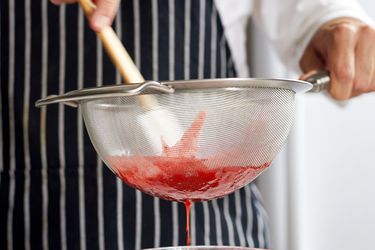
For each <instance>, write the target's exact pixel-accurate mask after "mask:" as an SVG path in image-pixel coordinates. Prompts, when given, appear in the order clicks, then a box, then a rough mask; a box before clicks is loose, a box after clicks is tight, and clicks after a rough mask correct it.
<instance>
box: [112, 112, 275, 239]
mask: <svg viewBox="0 0 375 250" xmlns="http://www.w3.org/2000/svg"><path fill="white" fill-rule="evenodd" d="M205 116H206V114H205V113H204V112H201V113H199V114H198V116H197V118H196V119H195V121H194V122H193V123H192V125H191V126H190V128H189V129H188V130H187V131H186V132H185V134H184V135H183V136H182V138H181V139H180V140H179V141H178V142H177V143H176V144H175V145H174V146H172V147H170V146H168V145H167V144H166V143H165V142H164V140H163V138H161V143H162V146H163V154H162V155H161V156H111V157H109V158H108V159H107V163H108V164H109V165H110V166H111V167H112V169H113V170H114V172H115V173H116V174H117V175H118V176H119V177H120V178H121V179H122V180H123V181H124V182H125V183H127V184H128V185H129V186H132V187H134V188H137V189H139V190H141V191H143V192H145V193H147V194H150V195H153V196H157V197H160V198H163V199H167V200H173V201H179V202H184V203H185V207H186V222H187V223H186V232H187V245H190V229H189V220H190V219H189V213H190V207H191V202H196V201H205V200H211V199H216V198H220V197H223V196H225V195H227V194H229V193H232V192H233V191H235V190H237V189H239V188H241V187H243V186H244V185H246V184H247V183H249V182H251V181H252V180H254V179H255V178H256V177H257V176H258V175H259V174H260V173H261V172H262V171H263V170H264V169H266V168H267V167H268V166H269V165H270V162H267V163H264V164H261V165H257V166H252V165H245V166H231V165H226V164H223V163H221V162H223V159H225V158H227V157H236V154H233V152H229V153H228V152H227V153H226V154H221V155H220V154H219V155H214V156H210V157H207V158H197V157H196V156H195V155H196V153H197V151H198V149H199V148H198V138H199V135H200V132H201V130H202V127H203V124H204V120H205Z"/></svg>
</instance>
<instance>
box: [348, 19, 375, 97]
mask: <svg viewBox="0 0 375 250" xmlns="http://www.w3.org/2000/svg"><path fill="white" fill-rule="evenodd" d="M374 43H375V32H373V30H372V29H371V28H370V27H367V26H366V27H363V28H361V31H360V35H359V38H358V42H357V45H356V49H355V61H356V63H355V64H356V67H355V78H354V87H353V92H354V93H366V92H370V91H374V90H375V83H374V80H375V79H374V75H375V46H374Z"/></svg>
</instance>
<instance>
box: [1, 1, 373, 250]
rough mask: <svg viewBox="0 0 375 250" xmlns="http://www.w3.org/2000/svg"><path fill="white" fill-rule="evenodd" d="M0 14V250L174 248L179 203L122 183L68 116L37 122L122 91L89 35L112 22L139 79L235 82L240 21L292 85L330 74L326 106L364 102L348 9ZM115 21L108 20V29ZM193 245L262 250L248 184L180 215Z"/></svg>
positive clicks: (222, 7) (154, 4) (260, 224)
mask: <svg viewBox="0 0 375 250" xmlns="http://www.w3.org/2000/svg"><path fill="white" fill-rule="evenodd" d="M53 2H54V4H58V5H60V6H56V5H53V4H51V3H49V2H48V0H42V1H33V2H31V0H25V1H11V0H4V1H1V2H0V16H1V31H0V35H1V95H0V96H1V100H0V103H1V106H0V108H1V109H0V112H1V116H0V117H1V119H0V121H1V122H0V136H1V137H0V141H1V144H0V145H1V148H0V149H1V150H0V174H1V175H0V204H1V206H0V222H1V223H0V249H62V250H66V249H141V248H148V247H158V246H172V245H184V244H185V228H184V225H185V221H184V219H185V211H184V207H183V206H182V205H181V204H177V203H175V202H168V201H164V200H160V199H158V198H155V197H150V196H147V195H144V194H142V193H140V192H139V191H136V190H134V189H131V188H129V187H128V186H126V185H124V184H122V183H121V181H120V180H119V179H116V177H115V176H114V175H113V174H112V173H111V172H110V171H109V170H108V169H107V168H105V167H103V164H102V162H101V161H100V159H98V157H97V156H96V153H95V150H94V149H93V147H92V145H91V143H90V140H89V138H88V135H87V133H86V132H85V130H84V128H83V121H82V119H81V118H80V111H78V112H77V111H76V110H75V109H71V108H65V107H64V106H63V105H60V106H58V105H56V106H53V105H52V106H49V107H48V108H42V109H37V108H35V107H34V103H35V101H36V100H37V99H40V98H43V97H45V96H47V95H49V94H58V93H59V94H61V93H64V92H67V91H70V90H74V89H78V88H83V87H92V86H96V85H101V84H103V83H107V84H114V83H116V84H120V83H121V78H120V76H119V74H118V73H117V72H116V71H115V69H114V67H113V65H112V64H111V62H110V60H109V58H108V57H107V56H106V55H105V53H104V52H103V49H102V47H101V44H100V42H99V40H98V39H97V38H96V35H95V33H94V32H92V31H91V30H90V28H91V29H92V30H94V31H100V30H101V29H102V28H103V27H105V26H106V25H111V24H112V22H114V23H113V25H114V27H115V30H116V31H117V34H118V35H119V36H120V38H121V39H122V42H123V43H124V45H125V47H126V48H127V49H128V51H129V53H130V55H131V56H132V58H133V59H134V61H135V62H136V64H137V66H138V67H139V69H140V70H141V72H142V74H143V75H144V77H145V78H146V79H153V80H166V79H168V80H175V79H190V78H197V79H202V78H220V77H231V76H240V77H246V76H248V69H247V66H246V63H245V62H246V57H245V55H246V53H245V46H244V45H245V25H246V21H247V18H248V16H249V15H252V18H253V20H254V21H255V22H256V23H257V24H258V25H259V27H261V28H262V30H263V31H264V32H265V33H266V34H267V35H268V37H269V39H270V41H271V42H272V43H273V44H274V45H275V47H276V48H277V50H278V52H279V55H280V58H281V59H282V60H283V61H284V62H285V64H286V65H289V67H290V68H291V69H298V68H300V70H301V71H302V73H303V74H302V78H305V77H306V76H308V75H309V74H311V73H312V72H315V71H318V70H322V69H324V70H327V71H329V72H330V75H331V78H332V82H331V87H330V89H329V93H330V94H331V96H332V97H333V98H335V99H338V100H345V99H349V98H351V97H354V96H358V95H361V94H363V93H368V92H371V91H375V63H374V62H373V60H375V57H374V55H375V42H374V41H375V30H374V28H373V26H372V21H371V20H370V18H368V16H367V15H366V14H365V13H364V11H363V10H362V9H361V8H360V6H359V5H358V3H356V2H355V1H351V0H347V1H339V0H326V1H322V0H310V1H307V0H287V1H274V0H262V1H260V0H253V1H246V0H233V1H224V0H206V1H191V0H185V1H174V0H169V1H166V0H165V1H162V0H152V1H149V0H142V1H138V0H133V1H131V0H123V1H121V2H120V1H119V0H97V1H96V4H97V8H96V11H95V12H94V14H93V15H92V16H91V17H90V19H89V22H86V21H85V18H84V15H83V12H82V11H81V10H80V8H79V7H78V5H77V4H73V5H65V3H75V2H76V1H75V0H53ZM115 16H116V18H115ZM191 217H192V218H191V233H192V244H193V245H237V246H250V247H259V248H268V247H269V246H270V239H269V230H268V225H267V216H266V213H265V209H264V208H263V205H262V202H261V197H260V194H259V191H258V190H257V188H256V186H255V184H253V183H251V184H249V185H247V186H246V187H244V188H243V189H241V190H238V191H236V192H235V193H233V194H231V195H229V196H226V197H225V198H223V199H219V200H213V201H209V202H203V203H197V204H196V205H195V206H194V208H193V209H192V215H191Z"/></svg>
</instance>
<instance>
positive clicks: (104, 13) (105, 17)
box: [90, 0, 120, 32]
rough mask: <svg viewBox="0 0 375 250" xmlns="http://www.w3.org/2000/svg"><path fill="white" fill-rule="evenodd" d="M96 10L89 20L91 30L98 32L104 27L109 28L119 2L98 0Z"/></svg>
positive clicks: (118, 0)
mask: <svg viewBox="0 0 375 250" xmlns="http://www.w3.org/2000/svg"><path fill="white" fill-rule="evenodd" d="M96 2H97V3H96V10H95V12H94V13H93V15H92V16H91V18H90V26H91V28H92V29H93V30H94V31H96V32H99V31H101V30H102V29H103V28H104V27H105V26H110V25H111V24H112V21H113V19H114V18H115V16H116V13H117V10H118V8H119V5H120V0H98V1H96Z"/></svg>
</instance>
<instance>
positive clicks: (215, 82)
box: [35, 78, 312, 107]
mask: <svg viewBox="0 0 375 250" xmlns="http://www.w3.org/2000/svg"><path fill="white" fill-rule="evenodd" d="M254 87H256V88H279V89H287V90H292V91H293V92H295V93H303V92H306V91H308V90H310V89H311V88H312V84H311V83H309V82H305V81H300V80H291V79H283V78H277V79H269V78H220V79H203V80H180V81H160V82H156V81H146V82H144V83H138V84H127V85H125V84H120V85H107V86H100V87H92V88H84V89H79V90H73V91H70V92H67V93H65V94H62V95H50V96H47V97H46V98H43V99H40V100H38V101H37V102H36V103H35V105H36V106H37V107H40V106H44V105H48V104H53V103H64V104H66V105H69V106H73V107H77V106H78V104H79V102H81V101H87V100H93V99H101V98H112V97H122V96H136V95H143V94H166V93H167V94H168V93H169V94H170V93H174V92H178V91H187V90H197V89H199V90H203V89H213V88H224V89H225V88H233V89H235V88H238V89H240V88H254Z"/></svg>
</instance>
